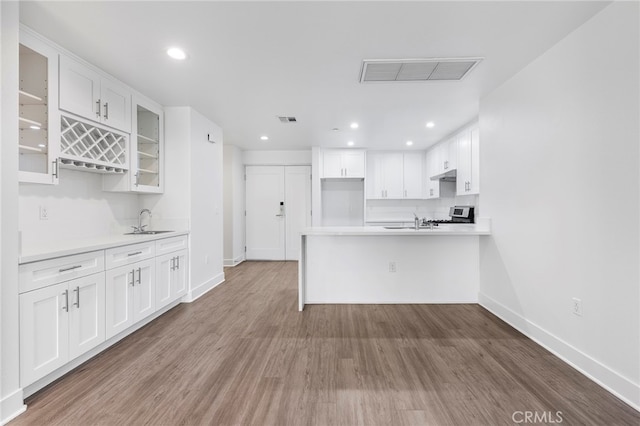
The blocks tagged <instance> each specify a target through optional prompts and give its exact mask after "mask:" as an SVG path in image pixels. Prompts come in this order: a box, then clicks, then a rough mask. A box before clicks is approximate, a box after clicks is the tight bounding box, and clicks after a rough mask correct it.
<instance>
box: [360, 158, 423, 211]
mask: <svg viewBox="0 0 640 426" xmlns="http://www.w3.org/2000/svg"><path fill="white" fill-rule="evenodd" d="M422 161H423V153H422V152H406V153H403V152H375V151H370V152H369V153H368V154H367V198H369V199H396V200H397V199H403V198H414V199H419V198H423V174H422V171H423V169H422Z"/></svg>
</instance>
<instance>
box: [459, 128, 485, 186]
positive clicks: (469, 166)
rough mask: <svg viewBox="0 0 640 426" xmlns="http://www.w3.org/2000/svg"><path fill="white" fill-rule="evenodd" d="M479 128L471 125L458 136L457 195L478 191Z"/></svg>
mask: <svg viewBox="0 0 640 426" xmlns="http://www.w3.org/2000/svg"><path fill="white" fill-rule="evenodd" d="M479 151H480V130H479V129H478V127H472V128H470V129H467V130H465V131H463V132H461V133H460V134H459V137H458V172H457V178H456V193H457V194H458V195H468V194H479V193H480V172H479V168H480V155H479Z"/></svg>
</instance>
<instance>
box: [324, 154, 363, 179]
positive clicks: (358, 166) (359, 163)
mask: <svg viewBox="0 0 640 426" xmlns="http://www.w3.org/2000/svg"><path fill="white" fill-rule="evenodd" d="M322 163H323V166H322V176H321V177H322V178H364V174H365V167H364V164H365V152H364V151H363V150H355V149H325V150H324V151H323V152H322Z"/></svg>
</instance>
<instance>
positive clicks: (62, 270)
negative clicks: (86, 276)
mask: <svg viewBox="0 0 640 426" xmlns="http://www.w3.org/2000/svg"><path fill="white" fill-rule="evenodd" d="M78 268H82V265H75V266H71V267H69V268H63V269H58V272H67V271H73V270H74V269H78Z"/></svg>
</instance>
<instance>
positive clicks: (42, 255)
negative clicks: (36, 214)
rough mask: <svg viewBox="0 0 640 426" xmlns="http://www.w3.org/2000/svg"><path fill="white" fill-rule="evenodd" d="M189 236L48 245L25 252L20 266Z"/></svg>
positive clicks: (130, 237) (171, 234)
mask: <svg viewBox="0 0 640 426" xmlns="http://www.w3.org/2000/svg"><path fill="white" fill-rule="evenodd" d="M180 235H189V231H172V232H165V233H162V234H150V235H124V234H114V235H106V236H103V237H94V238H86V239H81V240H74V241H70V242H68V243H56V244H47V245H44V246H43V247H40V248H38V249H35V250H33V249H32V250H24V252H23V254H22V255H21V256H20V257H19V258H18V264H20V265H22V264H25V263H32V262H38V261H41V260H47V259H55V258H57V257H63V256H70V255H74V254H80V253H87V252H90V251H96V250H105V249H110V248H113V247H121V246H128V245H131V244H138V243H146V242H149V241H156V240H162V239H165V238H171V237H178V236H180Z"/></svg>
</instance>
